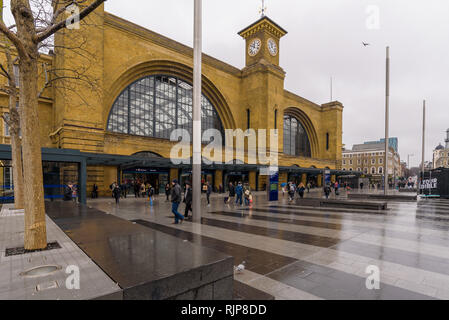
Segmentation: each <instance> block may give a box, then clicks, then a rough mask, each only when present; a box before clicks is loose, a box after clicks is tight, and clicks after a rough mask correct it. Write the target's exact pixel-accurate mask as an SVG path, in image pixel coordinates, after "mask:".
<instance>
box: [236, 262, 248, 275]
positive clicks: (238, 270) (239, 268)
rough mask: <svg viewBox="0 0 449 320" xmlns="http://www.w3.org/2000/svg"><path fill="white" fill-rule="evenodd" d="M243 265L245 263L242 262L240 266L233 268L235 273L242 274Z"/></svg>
mask: <svg viewBox="0 0 449 320" xmlns="http://www.w3.org/2000/svg"><path fill="white" fill-rule="evenodd" d="M245 264H246V262H245V261H243V262H242V263H241V264H239V265H238V266H237V267H234V270H235V272H237V273H242V272H243V271H244V270H245Z"/></svg>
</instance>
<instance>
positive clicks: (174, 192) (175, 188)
mask: <svg viewBox="0 0 449 320" xmlns="http://www.w3.org/2000/svg"><path fill="white" fill-rule="evenodd" d="M181 198H182V190H181V186H180V185H179V183H178V180H176V179H175V180H173V182H172V188H171V202H172V207H171V212H172V213H173V214H174V215H175V222H174V224H178V223H179V221H181V223H182V222H183V221H184V219H185V218H184V216H183V215H182V214H180V213H179V212H178V208H179V204H180V203H181V200H182V199H181Z"/></svg>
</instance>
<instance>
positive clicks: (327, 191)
mask: <svg viewBox="0 0 449 320" xmlns="http://www.w3.org/2000/svg"><path fill="white" fill-rule="evenodd" d="M332 189H334V192H335V196H338V195H340V191H339V190H340V184H339V183H338V181H335V183H331V184H326V185H325V186H324V195H325V196H326V199H329V196H330V195H331V193H332Z"/></svg>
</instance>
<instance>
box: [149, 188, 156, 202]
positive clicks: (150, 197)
mask: <svg viewBox="0 0 449 320" xmlns="http://www.w3.org/2000/svg"><path fill="white" fill-rule="evenodd" d="M154 194H155V190H154V187H153V186H152V185H151V184H150V186H149V189H148V201H150V205H153V202H154Z"/></svg>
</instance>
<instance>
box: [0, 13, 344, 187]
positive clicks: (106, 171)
mask: <svg viewBox="0 0 449 320" xmlns="http://www.w3.org/2000/svg"><path fill="white" fill-rule="evenodd" d="M89 19H90V20H89V23H90V26H86V25H82V28H81V29H80V30H71V31H67V30H66V33H58V35H57V36H56V37H55V42H56V44H57V45H58V47H59V46H64V45H65V46H68V45H69V44H72V42H76V41H75V40H74V39H78V41H80V40H79V39H87V40H88V41H87V43H86V47H85V49H86V50H87V51H88V52H89V53H90V55H89V56H90V59H89V60H88V61H86V59H84V58H79V57H77V56H76V53H74V52H72V51H71V50H66V49H63V48H58V49H57V50H56V52H55V55H54V56H47V55H43V56H42V59H43V61H44V62H45V63H47V64H48V65H51V66H55V67H56V68H63V69H77V68H84V69H83V70H86V69H87V71H86V75H87V76H89V77H90V78H91V79H94V80H95V84H96V86H95V88H89V87H86V86H85V85H84V84H83V83H75V84H72V86H73V87H71V89H70V90H47V91H45V94H44V96H45V99H41V102H40V105H39V117H40V123H41V133H42V144H43V146H45V147H54V148H67V149H77V150H81V151H84V152H92V153H106V154H118V155H132V154H134V153H137V152H142V151H151V152H154V153H157V154H159V155H161V156H163V157H166V158H168V157H169V156H170V150H171V147H172V145H173V144H172V143H170V142H168V141H166V140H161V139H155V138H145V137H136V136H129V135H123V134H116V133H110V132H107V131H106V127H107V120H108V116H109V113H110V111H111V108H112V105H113V103H114V101H115V99H116V98H117V97H118V96H119V95H120V93H121V92H122V91H123V90H124V89H125V88H126V87H127V86H128V85H130V84H131V83H132V82H133V81H135V80H137V79H140V78H142V77H144V76H148V75H152V74H153V75H154V74H161V73H163V74H170V75H174V76H177V77H179V78H182V79H184V80H186V81H188V82H192V67H193V52H192V49H191V48H189V47H187V46H184V45H182V44H180V43H177V42H175V41H173V40H171V39H168V38H166V37H164V36H161V35H159V34H156V33H154V32H152V31H150V30H147V29H144V28H142V27H140V26H138V25H135V24H133V23H131V22H129V21H126V20H124V19H121V18H119V17H116V16H113V15H111V14H108V13H106V12H104V6H101V7H100V8H99V9H97V11H96V14H95V15H92V16H91V17H90V18H89ZM235 31H236V30H229V32H235ZM263 36H264V37H266V35H263ZM265 40H266V39H265V38H264V41H265ZM242 41H243V40H242ZM276 41H278V39H276ZM279 46H280V44H279V43H278V47H279ZM264 50H265V49H264ZM242 54H246V49H245V52H242ZM264 55H266V52H265V53H264ZM3 56H4V55H2V54H0V62H4V60H2V59H4V57H3ZM267 59H268V60H265V59H261V60H260V61H259V62H257V63H255V64H253V65H249V66H247V67H245V68H244V69H243V70H240V69H238V68H235V67H233V66H230V65H228V64H226V63H224V62H221V61H219V60H216V59H215V58H213V57H210V56H207V55H204V57H203V93H204V94H205V95H206V96H207V97H208V98H209V99H210V101H211V102H212V103H213V104H214V106H215V107H216V109H217V112H218V114H219V116H220V118H221V120H222V122H223V125H224V127H225V128H226V129H228V128H229V129H236V128H242V129H244V130H245V129H246V126H247V123H246V122H247V121H246V109H250V110H251V127H252V128H254V129H256V130H257V129H274V128H275V123H274V112H275V110H277V114H278V116H277V123H276V127H277V128H278V129H279V130H278V134H279V150H280V153H279V165H280V166H293V165H297V166H300V167H305V168H310V167H316V168H325V167H328V168H330V169H337V168H339V167H340V166H341V150H342V113H343V106H342V105H341V104H340V103H337V102H336V103H331V104H326V105H318V104H315V103H313V102H310V101H308V100H306V99H304V98H302V97H299V96H297V95H295V94H293V93H291V92H288V91H286V90H285V89H284V78H285V72H284V70H283V69H282V68H281V67H280V66H278V65H277V64H278V63H279V59H278V57H277V58H273V59H272V58H267ZM255 61H256V60H255ZM86 66H87V67H88V68H86ZM287 71H288V70H287ZM2 81H3V82H2ZM4 81H5V79H0V84H2V83H4ZM40 81H41V82H42V81H43V79H41V80H40ZM79 93H82V94H81V95H80V94H79ZM0 107H1V112H5V110H6V109H5V108H6V107H7V96H5V95H1V94H0ZM291 110H293V111H294V112H296V113H298V114H299V115H300V117H302V118H301V119H302V120H304V122H305V124H306V125H305V127H306V129H307V132H308V135H309V139H310V140H311V147H312V154H313V157H312V158H305V157H293V156H288V155H284V154H283V153H282V150H283V128H282V127H283V117H284V114H285V112H291ZM0 122H1V123H2V121H0ZM2 125H3V123H2ZM326 133H329V136H330V141H329V142H330V147H329V150H327V149H326ZM2 135H3V132H2ZM2 139H3V140H2V141H4V143H8V139H7V138H5V137H2ZM267 140H268V137H267ZM174 174H175V173H174V171H173V172H171V175H170V179H172V178H173V177H172V176H173V175H174ZM176 175H177V173H176ZM176 177H177V176H176ZM116 179H117V168H116V167H102V166H97V167H89V168H88V191H89V192H90V190H91V188H92V185H93V184H94V183H97V184H98V185H99V187H100V191H101V192H107V191H108V188H109V184H110V183H111V182H113V181H115V180H116ZM286 179H287V177H286V176H285V175H283V174H281V182H286ZM216 181H217V182H216V184H217V186H218V184H220V183H221V178H220V174H219V173H217V175H216ZM250 181H251V184H252V187H253V188H254V187H255V184H256V180H255V173H252V174H251V175H250ZM264 183H266V181H265V180H264V178H263V177H260V178H259V182H258V184H259V187H261V186H262V185H263V184H264Z"/></svg>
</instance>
